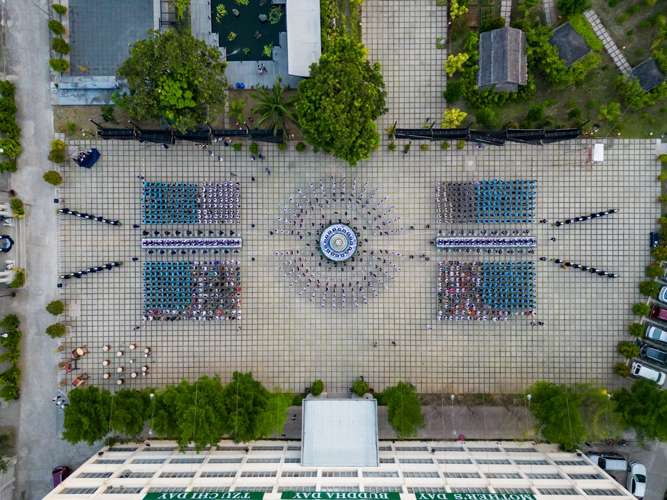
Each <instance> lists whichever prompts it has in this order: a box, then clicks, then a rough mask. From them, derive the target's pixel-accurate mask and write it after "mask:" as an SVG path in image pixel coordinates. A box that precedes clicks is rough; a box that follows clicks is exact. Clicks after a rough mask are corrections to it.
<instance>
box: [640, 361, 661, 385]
mask: <svg viewBox="0 0 667 500" xmlns="http://www.w3.org/2000/svg"><path fill="white" fill-rule="evenodd" d="M631 372H632V374H633V375H634V376H635V377H640V378H645V379H646V380H653V381H655V382H656V383H657V384H658V385H663V384H664V383H665V377H667V375H665V374H664V373H663V372H661V371H658V370H656V369H655V368H650V367H648V366H644V365H642V364H641V363H632V370H631Z"/></svg>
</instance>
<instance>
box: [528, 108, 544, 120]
mask: <svg viewBox="0 0 667 500" xmlns="http://www.w3.org/2000/svg"><path fill="white" fill-rule="evenodd" d="M544 108H545V106H544V104H535V105H533V106H531V107H530V109H529V110H528V114H527V115H526V120H528V121H529V122H538V121H540V120H541V119H542V118H543V117H544Z"/></svg>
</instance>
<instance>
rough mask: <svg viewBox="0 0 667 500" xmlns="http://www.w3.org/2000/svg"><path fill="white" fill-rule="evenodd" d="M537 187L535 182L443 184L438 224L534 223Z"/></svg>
mask: <svg viewBox="0 0 667 500" xmlns="http://www.w3.org/2000/svg"><path fill="white" fill-rule="evenodd" d="M536 187H537V181H535V180H512V181H502V180H496V179H493V180H491V181H472V182H441V183H439V184H437V185H436V195H435V199H436V210H437V213H438V222H439V223H477V224H509V223H512V224H517V223H532V222H533V219H534V217H535V212H534V210H535V193H536Z"/></svg>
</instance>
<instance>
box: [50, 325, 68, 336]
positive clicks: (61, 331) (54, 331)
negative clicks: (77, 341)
mask: <svg viewBox="0 0 667 500" xmlns="http://www.w3.org/2000/svg"><path fill="white" fill-rule="evenodd" d="M65 331H66V330H65V325H63V324H62V323H54V324H53V325H51V326H49V327H47V328H46V334H47V335H48V336H49V337H51V338H52V339H56V338H58V337H62V336H63V335H65Z"/></svg>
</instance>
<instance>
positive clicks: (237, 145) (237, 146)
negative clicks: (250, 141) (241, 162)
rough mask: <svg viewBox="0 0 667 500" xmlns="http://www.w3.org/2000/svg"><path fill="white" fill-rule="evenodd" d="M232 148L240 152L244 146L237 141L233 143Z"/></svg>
mask: <svg viewBox="0 0 667 500" xmlns="http://www.w3.org/2000/svg"><path fill="white" fill-rule="evenodd" d="M232 148H233V149H234V151H236V152H239V151H241V149H242V146H241V145H240V144H239V143H238V142H235V143H234V144H232Z"/></svg>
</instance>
